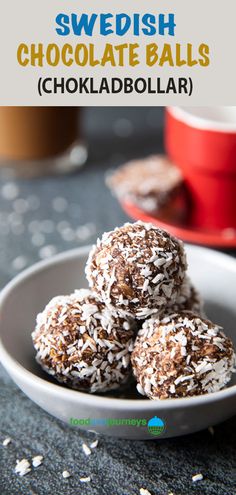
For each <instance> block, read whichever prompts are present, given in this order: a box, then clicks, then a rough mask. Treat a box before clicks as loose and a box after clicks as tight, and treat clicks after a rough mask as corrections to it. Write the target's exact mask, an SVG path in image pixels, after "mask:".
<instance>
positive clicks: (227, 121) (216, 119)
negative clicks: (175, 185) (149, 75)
mask: <svg viewBox="0 0 236 495" xmlns="http://www.w3.org/2000/svg"><path fill="white" fill-rule="evenodd" d="M165 144H166V150H167V153H168V154H169V156H170V157H171V159H172V161H173V162H174V163H176V164H177V165H178V166H179V167H180V168H181V170H182V172H183V175H184V178H185V181H186V185H187V187H188V190H189V193H190V198H191V208H190V211H189V213H190V219H189V220H190V222H191V224H192V225H193V226H194V227H200V228H207V229H226V228H233V229H236V107H169V108H167V110H166V125H165Z"/></svg>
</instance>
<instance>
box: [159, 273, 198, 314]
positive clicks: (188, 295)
mask: <svg viewBox="0 0 236 495" xmlns="http://www.w3.org/2000/svg"><path fill="white" fill-rule="evenodd" d="M180 311H192V312H193V313H195V314H197V315H200V316H203V317H204V316H205V313H204V303H203V299H202V297H201V295H200V294H199V292H198V290H197V289H196V287H195V286H194V285H193V283H192V282H191V280H190V278H189V277H188V276H187V275H186V277H185V278H184V281H183V283H182V285H181V287H180V290H179V293H178V295H177V298H176V301H175V303H174V304H171V303H170V305H168V306H167V307H166V308H165V309H164V310H163V312H162V314H161V316H162V317H163V318H164V317H165V316H167V315H168V314H173V313H178V312H180ZM159 317H160V315H159Z"/></svg>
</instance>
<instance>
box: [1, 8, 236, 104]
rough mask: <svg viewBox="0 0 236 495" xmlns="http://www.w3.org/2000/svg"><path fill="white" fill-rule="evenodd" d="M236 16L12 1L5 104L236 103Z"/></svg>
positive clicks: (5, 16)
mask: <svg viewBox="0 0 236 495" xmlns="http://www.w3.org/2000/svg"><path fill="white" fill-rule="evenodd" d="M235 18H236V2H235V0H227V1H226V2H223V3H222V2H217V1H215V0H198V1H197V2H194V1H192V2H191V1H189V0H159V1H158V0H157V1H153V0H149V1H148V2H147V1H144V0H142V1H141V0H139V1H133V0H129V2H127V1H126V2H125V1H123V0H120V1H118V0H114V1H112V2H111V1H107V0H100V2H97V0H87V1H86V2H84V1H82V0H81V1H79V0H78V1H77V0H50V1H48V0H41V1H40V2H35V1H32V0H21V1H20V2H16V1H14V0H8V2H5V3H4V4H3V6H2V19H1V20H2V22H1V31H0V41H1V49H0V64H1V77H0V105H43V106H45V105H55V106H56V105H59V106H62V105H66V106H70V105H71V106H96V105H101V106H113V105H124V106H125V105H127V106H131V105H133V106H142V105H147V106H148V105H149V106H155V105H156V106H158V105H178V104H181V105H235V104H236V96H235V95H236V91H235V82H236V81H235V79H236V69H235V62H234V60H235V56H234V55H235V54H234V51H235V46H236V31H235Z"/></svg>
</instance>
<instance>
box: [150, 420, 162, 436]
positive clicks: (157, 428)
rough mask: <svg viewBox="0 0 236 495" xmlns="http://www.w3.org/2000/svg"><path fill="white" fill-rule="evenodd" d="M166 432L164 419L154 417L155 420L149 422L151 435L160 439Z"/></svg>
mask: <svg viewBox="0 0 236 495" xmlns="http://www.w3.org/2000/svg"><path fill="white" fill-rule="evenodd" d="M164 430H165V422H164V421H163V419H161V418H158V417H157V416H154V418H151V419H149V421H148V431H149V433H151V435H154V436H156V437H158V436H159V435H161V434H162V433H163V431H164Z"/></svg>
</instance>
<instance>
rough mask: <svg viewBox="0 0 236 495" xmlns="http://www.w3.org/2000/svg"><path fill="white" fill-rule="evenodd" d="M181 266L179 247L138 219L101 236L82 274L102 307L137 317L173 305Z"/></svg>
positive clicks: (182, 257) (181, 275)
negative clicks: (102, 304) (101, 302)
mask: <svg viewBox="0 0 236 495" xmlns="http://www.w3.org/2000/svg"><path fill="white" fill-rule="evenodd" d="M186 268H187V263H186V257H185V253H184V247H183V243H182V242H181V241H179V240H178V239H176V238H175V237H173V236H171V235H170V234H168V233H167V232H166V231H165V230H162V229H160V228H158V227H155V226H154V225H152V224H147V223H143V222H140V221H139V222H136V223H134V224H130V223H127V224H125V225H124V226H123V227H120V228H116V229H115V230H114V231H112V232H108V233H105V234H103V236H102V238H101V240H98V241H97V245H96V246H95V247H94V248H93V249H92V251H91V253H90V255H89V259H88V262H87V266H86V275H87V279H88V281H89V285H90V287H91V289H92V290H93V291H95V293H96V294H97V296H98V297H99V298H100V299H101V301H103V302H104V304H106V306H107V307H109V308H111V309H113V310H115V311H116V312H118V313H119V314H120V315H129V316H132V317H136V318H137V319H142V318H147V317H148V316H150V315H151V314H152V313H154V312H156V311H161V310H162V309H164V308H165V306H166V305H168V304H170V302H175V300H176V297H177V294H178V291H179V289H180V287H181V285H182V283H183V280H184V277H185V272H186Z"/></svg>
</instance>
